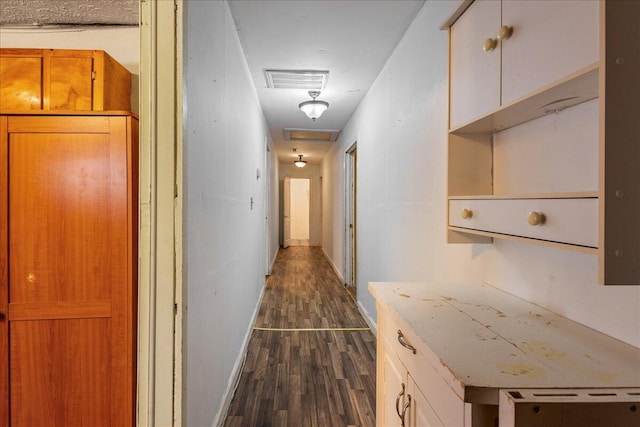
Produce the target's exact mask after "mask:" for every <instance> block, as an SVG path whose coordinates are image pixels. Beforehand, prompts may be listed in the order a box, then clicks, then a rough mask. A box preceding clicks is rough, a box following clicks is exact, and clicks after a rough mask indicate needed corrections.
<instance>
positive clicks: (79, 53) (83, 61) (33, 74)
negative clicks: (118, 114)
mask: <svg viewBox="0 0 640 427" xmlns="http://www.w3.org/2000/svg"><path fill="white" fill-rule="evenodd" d="M0 110H2V111H29V110H73V111H103V110H122V111H130V110H131V73H129V71H127V69H126V68H124V67H123V66H122V65H121V64H119V63H118V62H117V61H115V60H114V59H113V58H112V57H110V56H109V55H108V54H107V53H105V52H104V51H101V50H70V49H14V48H3V49H0Z"/></svg>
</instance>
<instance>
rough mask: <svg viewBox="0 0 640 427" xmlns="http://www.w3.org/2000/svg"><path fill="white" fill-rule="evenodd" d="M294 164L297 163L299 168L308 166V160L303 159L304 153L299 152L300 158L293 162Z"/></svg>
mask: <svg viewBox="0 0 640 427" xmlns="http://www.w3.org/2000/svg"><path fill="white" fill-rule="evenodd" d="M293 164H294V165H296V166H297V167H299V168H303V167H305V166H307V162H306V161H305V160H302V154H298V160H296V161H295V162H293Z"/></svg>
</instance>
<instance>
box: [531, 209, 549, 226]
mask: <svg viewBox="0 0 640 427" xmlns="http://www.w3.org/2000/svg"><path fill="white" fill-rule="evenodd" d="M546 220H547V217H546V216H544V214H543V213H542V212H529V217H528V218H527V222H528V223H529V225H533V226H536V225H542V224H544V223H545V221H546Z"/></svg>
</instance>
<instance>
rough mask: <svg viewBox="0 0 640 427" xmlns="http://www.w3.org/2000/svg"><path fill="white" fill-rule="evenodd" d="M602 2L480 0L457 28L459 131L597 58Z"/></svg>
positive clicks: (454, 121) (454, 104)
mask: <svg viewBox="0 0 640 427" xmlns="http://www.w3.org/2000/svg"><path fill="white" fill-rule="evenodd" d="M598 8H599V5H598V2H597V1H593V0H586V1H575V0H572V1H513V0H510V1H507V0H505V1H502V2H500V1H496V0H476V1H475V2H473V4H471V6H469V8H468V9H467V10H466V11H465V13H464V14H463V15H462V16H461V17H460V18H459V19H458V20H457V21H456V22H455V24H453V25H452V26H451V73H450V77H451V116H450V117H451V119H450V122H451V123H450V127H451V128H452V129H455V128H456V127H458V126H461V125H463V124H465V123H468V122H470V121H471V120H474V119H476V118H478V117H481V116H483V115H485V114H487V113H489V112H491V111H493V110H495V109H497V108H498V107H499V106H501V105H507V104H509V103H512V102H513V101H515V100H517V99H519V98H521V97H523V96H526V95H527V94H529V93H531V92H533V91H535V90H537V89H539V88H541V87H543V86H545V85H547V84H548V83H550V82H554V81H556V80H558V79H561V78H563V77H565V76H567V75H569V74H571V73H573V72H575V71H577V70H580V69H583V68H584V67H587V66H589V65H591V64H594V63H596V62H598V60H599V46H598V33H599V29H598V15H599V14H598Z"/></svg>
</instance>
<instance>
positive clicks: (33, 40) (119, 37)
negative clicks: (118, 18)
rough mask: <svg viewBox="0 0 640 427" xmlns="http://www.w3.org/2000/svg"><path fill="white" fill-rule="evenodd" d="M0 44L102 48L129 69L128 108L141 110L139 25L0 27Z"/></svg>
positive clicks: (25, 46)
mask: <svg viewBox="0 0 640 427" xmlns="http://www.w3.org/2000/svg"><path fill="white" fill-rule="evenodd" d="M0 47H20V48H37V49H92V50H104V51H105V52H107V53H108V54H109V55H111V56H112V57H113V59H115V60H116V61H118V62H119V63H120V64H122V65H123V66H124V67H125V68H126V69H127V70H129V72H131V74H132V75H131V111H133V112H136V113H137V112H139V111H140V110H139V100H138V98H139V89H138V86H139V81H140V79H139V75H140V31H139V30H138V27H121V26H114V27H109V26H105V27H67V28H49V29H47V28H45V29H12V28H0Z"/></svg>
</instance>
